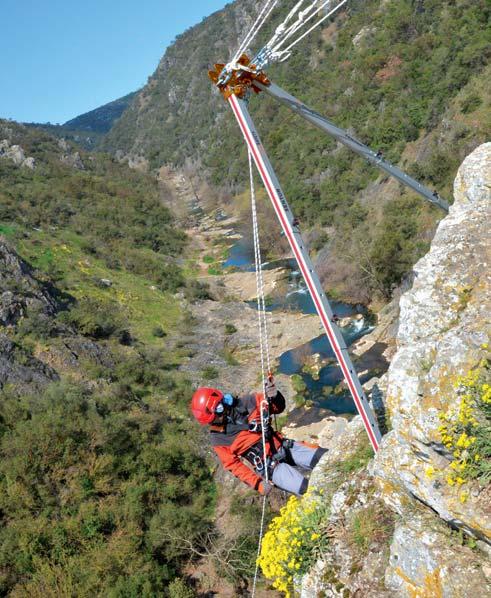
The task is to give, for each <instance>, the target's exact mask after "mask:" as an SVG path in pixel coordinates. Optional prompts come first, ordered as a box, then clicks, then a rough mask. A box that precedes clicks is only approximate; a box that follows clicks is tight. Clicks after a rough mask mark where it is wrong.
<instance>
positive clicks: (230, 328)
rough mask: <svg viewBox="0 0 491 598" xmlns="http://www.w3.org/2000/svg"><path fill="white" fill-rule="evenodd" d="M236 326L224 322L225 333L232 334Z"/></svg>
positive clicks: (235, 330)
mask: <svg viewBox="0 0 491 598" xmlns="http://www.w3.org/2000/svg"><path fill="white" fill-rule="evenodd" d="M235 332H237V328H236V327H235V326H234V325H233V324H225V334H234V333H235Z"/></svg>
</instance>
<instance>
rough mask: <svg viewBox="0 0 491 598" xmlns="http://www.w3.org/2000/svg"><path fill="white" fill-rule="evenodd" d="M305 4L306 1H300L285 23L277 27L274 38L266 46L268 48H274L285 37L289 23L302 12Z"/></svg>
mask: <svg viewBox="0 0 491 598" xmlns="http://www.w3.org/2000/svg"><path fill="white" fill-rule="evenodd" d="M304 2H305V0H299V2H297V4H295V6H294V7H293V8H292V9H291V11H290V12H289V13H288V14H287V16H286V18H285V20H284V21H283V23H281V24H280V25H278V27H276V29H275V32H274V35H273V37H272V38H271V39H270V40H269V42H268V43H267V44H266V46H265V47H266V48H272V47H273V46H274V44H275V43H276V42H277V41H278V40H279V39H281V38H282V37H283V35H285V32H286V25H287V23H288V22H289V21H290V20H291V19H292V18H293V17H294V16H295V14H296V13H297V12H298V11H299V10H300V7H301V6H302V4H303V3H304Z"/></svg>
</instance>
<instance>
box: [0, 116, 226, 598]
mask: <svg viewBox="0 0 491 598" xmlns="http://www.w3.org/2000/svg"><path fill="white" fill-rule="evenodd" d="M0 137H1V138H4V137H8V138H9V139H11V141H12V143H18V144H19V145H21V146H22V147H23V148H24V149H25V151H26V154H27V155H33V156H34V157H35V159H36V168H35V169H34V170H32V171H31V170H29V169H26V168H19V167H16V166H14V165H13V164H12V162H10V161H9V160H5V159H0V175H1V176H0V221H1V232H2V234H4V235H5V236H7V237H8V239H9V242H10V243H11V244H12V245H13V246H14V247H15V248H16V249H17V251H18V252H19V254H20V255H21V256H22V257H23V258H24V259H26V260H27V261H29V262H30V263H31V264H32V265H33V266H35V267H36V268H37V271H36V272H35V276H36V277H37V278H38V279H39V280H40V283H45V285H46V288H47V289H50V290H51V293H52V295H53V297H54V298H55V299H56V301H57V303H58V311H57V314H56V316H53V317H48V316H46V315H44V314H43V313H41V312H37V311H34V309H30V310H28V313H27V315H26V317H24V318H22V319H21V320H20V321H19V323H18V325H17V326H15V327H13V328H10V329H2V331H1V332H2V334H6V335H7V336H9V337H10V338H11V340H12V341H14V342H15V343H16V345H15V358H16V359H17V361H18V362H19V363H23V364H24V366H25V367H29V365H30V363H31V362H32V361H33V360H34V356H35V355H41V356H42V359H45V360H46V361H47V362H48V361H49V363H50V365H51V366H52V367H54V368H55V369H56V371H57V373H58V375H59V376H60V381H58V382H54V383H52V384H51V385H49V386H47V387H42V388H36V387H34V386H33V387H32V391H29V389H27V390H26V388H25V386H26V385H23V386H22V388H21V386H20V385H17V384H14V383H12V384H10V385H7V386H5V387H4V388H3V389H2V390H1V391H0V513H1V514H0V517H1V524H2V525H1V526H0V564H1V574H0V593H2V595H7V594H8V595H12V596H39V597H40V596H46V595H48V596H61V595H63V596H97V595H101V596H102V595H103V596H113V597H123V596H124V597H126V596H147V597H150V596H157V595H158V596H170V597H173V598H178V597H179V598H187V597H188V596H190V595H193V594H192V593H191V594H190V592H191V590H190V588H188V587H186V584H185V583H184V582H183V581H182V579H181V578H182V575H183V568H184V566H185V565H186V564H187V563H189V560H190V559H191V558H193V555H194V553H193V552H192V551H191V547H190V546H192V547H194V548H196V549H200V548H201V546H202V544H201V543H202V538H203V534H205V535H206V534H207V533H208V532H210V533H211V531H212V530H213V524H212V520H213V511H214V504H215V488H214V484H213V480H212V472H211V469H210V466H209V464H208V463H207V462H206V460H205V458H204V457H203V455H202V453H201V452H200V442H199V441H198V437H199V434H200V432H199V431H198V430H197V428H196V427H195V425H194V423H193V422H192V421H190V418H189V412H188V404H189V400H190V396H191V393H192V389H191V385H190V384H189V382H188V381H186V380H185V379H184V378H183V377H182V376H181V375H180V374H179V372H177V371H176V370H177V368H178V367H179V365H180V363H181V362H182V359H183V357H184V356H186V354H188V349H186V347H185V343H184V342H183V341H182V338H181V335H184V334H186V333H187V332H189V331H190V330H191V328H192V326H193V325H194V322H193V319H192V317H191V315H190V314H189V312H187V311H183V310H182V308H181V306H180V296H175V291H176V290H178V289H179V290H182V291H183V292H184V293H185V294H186V295H187V296H188V297H190V298H191V299H192V298H195V297H196V296H199V295H200V294H201V293H204V292H205V291H206V289H205V287H203V286H201V285H198V284H194V283H193V282H191V283H187V284H186V281H185V279H184V275H183V272H182V270H181V259H182V253H183V251H184V250H185V244H186V237H185V235H184V233H183V232H181V231H180V230H179V229H178V228H177V227H176V226H175V223H174V221H173V219H172V217H171V214H170V213H169V212H168V211H167V210H166V209H165V208H164V207H163V206H162V205H161V199H162V198H161V197H160V195H159V193H160V191H159V190H158V189H157V187H156V186H155V183H154V182H153V181H152V179H151V178H150V177H146V176H144V175H142V174H137V173H135V172H132V171H130V170H129V169H127V168H126V167H124V166H121V165H118V164H117V163H115V162H114V161H113V160H111V159H110V158H109V157H108V156H99V155H93V156H88V155H86V154H85V153H83V152H82V153H81V157H82V161H83V162H84V164H85V171H78V170H76V169H74V168H72V167H70V166H66V165H63V164H62V163H61V161H60V157H61V154H62V153H65V150H63V152H61V150H60V148H59V146H58V142H57V141H56V140H54V139H53V138H52V137H50V136H49V135H48V134H47V133H45V132H39V131H37V130H35V129H28V128H23V127H20V126H18V125H15V123H4V122H3V121H0ZM10 287H12V291H13V292H14V293H16V294H19V295H22V292H23V291H22V287H21V286H19V285H17V286H16V281H15V280H13V281H12V284H9V288H10ZM164 336H165V337H166V340H165V342H162V338H163V337H164ZM2 358H5V359H10V358H11V356H9V355H2ZM184 540H185V541H184ZM189 543H191V544H189Z"/></svg>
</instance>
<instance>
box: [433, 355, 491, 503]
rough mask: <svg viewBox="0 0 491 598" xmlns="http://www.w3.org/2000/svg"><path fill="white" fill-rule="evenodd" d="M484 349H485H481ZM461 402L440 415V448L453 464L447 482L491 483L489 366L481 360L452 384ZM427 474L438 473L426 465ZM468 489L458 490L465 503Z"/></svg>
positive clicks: (447, 475) (460, 484) (459, 483)
mask: <svg viewBox="0 0 491 598" xmlns="http://www.w3.org/2000/svg"><path fill="white" fill-rule="evenodd" d="M483 348H486V349H487V346H485V347H483ZM455 389H456V392H457V393H458V395H459V397H460V400H459V403H458V405H457V406H456V407H455V409H452V410H450V411H447V412H446V413H442V414H440V420H441V422H442V423H441V425H440V427H439V428H438V431H439V433H440V436H441V441H442V444H443V446H444V447H445V448H446V449H447V450H448V451H449V453H451V457H452V462H451V463H450V466H449V468H448V469H447V471H446V472H445V473H446V477H445V479H446V482H447V484H449V485H450V486H456V487H457V488H460V487H461V486H463V485H464V484H466V482H469V481H471V480H479V481H480V482H481V483H482V484H486V483H488V482H489V481H490V480H491V364H490V362H489V360H488V359H483V360H481V362H480V363H479V365H478V367H476V368H474V369H472V370H471V371H469V372H468V374H467V375H465V376H461V377H459V378H458V380H457V381H456V383H455ZM426 475H427V476H428V477H429V478H433V477H434V476H435V475H437V471H436V470H435V469H434V468H433V467H432V466H429V467H428V468H427V469H426ZM467 497H468V490H467V489H465V487H464V489H463V490H462V491H459V498H460V500H461V501H462V502H465V501H466V500H467Z"/></svg>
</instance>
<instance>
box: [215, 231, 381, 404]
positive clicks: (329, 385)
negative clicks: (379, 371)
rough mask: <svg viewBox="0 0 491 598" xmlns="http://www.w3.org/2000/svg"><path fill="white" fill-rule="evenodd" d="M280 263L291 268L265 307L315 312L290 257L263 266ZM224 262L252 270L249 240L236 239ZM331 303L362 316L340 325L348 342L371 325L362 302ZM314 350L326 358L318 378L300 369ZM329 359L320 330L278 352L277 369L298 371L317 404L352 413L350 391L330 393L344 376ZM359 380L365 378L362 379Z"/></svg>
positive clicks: (330, 353) (341, 314)
mask: <svg viewBox="0 0 491 598" xmlns="http://www.w3.org/2000/svg"><path fill="white" fill-rule="evenodd" d="M280 265H281V266H283V267H287V268H289V269H290V274H289V278H288V281H287V292H286V294H284V295H283V296H281V297H275V298H273V300H272V301H271V302H270V303H269V305H268V307H267V309H268V311H273V310H278V311H280V310H281V311H285V310H291V311H297V312H301V313H305V314H314V313H316V310H315V307H314V303H313V301H312V299H311V297H310V294H309V292H308V290H307V288H306V286H305V282H304V280H303V278H302V276H301V275H300V272H299V271H298V270H297V269H296V267H297V266H296V262H295V260H293V259H289V260H282V261H281V263H278V262H274V263H268V264H264V265H263V267H265V268H266V269H267V268H268V266H269V267H270V268H271V267H279V266H280ZM223 266H224V267H229V266H233V267H234V268H237V269H239V270H243V271H246V272H250V271H253V270H254V249H253V245H252V241H251V240H250V239H248V238H246V237H242V238H241V239H239V240H238V241H237V242H236V243H235V244H234V245H233V246H232V247H231V248H230V251H229V255H228V258H227V260H226V261H225V262H224V263H223ZM330 303H331V307H332V309H333V311H334V313H335V314H336V315H337V316H338V317H340V318H346V317H350V316H356V315H357V314H361V316H362V317H360V318H358V319H354V320H352V321H351V322H350V323H349V324H348V325H347V326H344V327H343V328H342V329H341V330H342V333H343V336H344V338H345V341H346V344H347V345H348V346H349V345H351V344H352V343H353V342H354V341H355V340H357V339H359V338H360V337H362V336H364V335H365V334H367V333H368V332H370V331H371V330H372V329H373V328H372V327H371V326H370V325H369V323H367V318H366V310H365V309H364V307H363V306H362V305H356V306H355V305H350V304H347V303H342V302H340V301H334V300H331V301H330ZM250 305H251V306H253V307H255V306H256V302H255V301H252V302H250ZM315 353H318V354H319V355H320V358H321V359H322V360H329V363H328V364H326V365H325V366H324V367H322V368H321V369H320V371H319V376H318V379H314V378H313V377H312V375H311V374H308V373H305V372H302V368H303V365H304V363H305V359H306V358H307V357H308V356H310V355H313V354H315ZM331 359H332V360H333V359H334V353H333V351H332V349H331V347H330V345H329V342H328V340H327V337H326V335H325V334H322V335H320V336H318V337H317V338H314V339H312V340H311V341H309V342H308V343H305V344H304V345H301V346H300V347H296V348H295V349H291V350H290V351H286V352H285V353H283V354H282V355H280V357H279V368H278V370H279V371H280V372H281V373H283V374H286V375H289V376H291V375H293V374H298V375H300V376H301V377H302V379H303V381H304V382H305V384H306V386H307V398H308V399H309V400H312V401H313V402H314V403H315V404H316V405H318V406H319V407H323V408H327V409H330V410H331V411H333V412H335V413H355V412H356V408H355V405H354V403H353V401H352V399H351V396H350V395H349V393H347V392H343V393H340V394H334V393H333V389H334V388H335V387H336V386H337V385H338V384H339V383H340V382H341V380H342V378H343V376H342V374H341V371H340V368H339V366H338V365H337V363H335V362H331V361H330V360H331ZM316 378H317V376H316ZM361 381H362V383H363V382H364V380H363V379H362V380H361Z"/></svg>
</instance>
